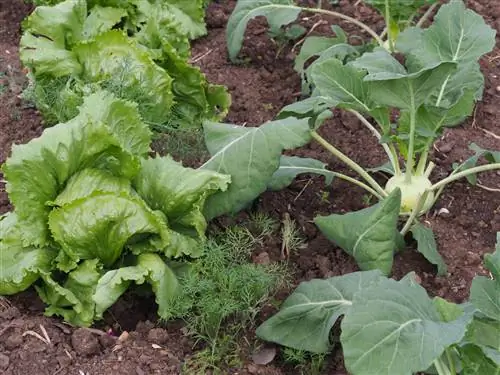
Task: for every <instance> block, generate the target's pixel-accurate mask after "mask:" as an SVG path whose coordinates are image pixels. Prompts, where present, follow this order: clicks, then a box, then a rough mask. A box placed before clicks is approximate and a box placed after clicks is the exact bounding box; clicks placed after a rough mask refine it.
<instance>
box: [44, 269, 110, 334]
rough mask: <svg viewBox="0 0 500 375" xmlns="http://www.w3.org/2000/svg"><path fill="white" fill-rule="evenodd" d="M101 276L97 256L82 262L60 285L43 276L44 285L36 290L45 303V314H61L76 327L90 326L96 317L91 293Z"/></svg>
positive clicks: (47, 276) (48, 276) (49, 277)
mask: <svg viewBox="0 0 500 375" xmlns="http://www.w3.org/2000/svg"><path fill="white" fill-rule="evenodd" d="M100 277H101V265H100V263H99V261H98V260H97V259H92V260H86V261H84V262H82V263H81V264H80V265H79V266H78V268H76V269H74V270H73V271H71V272H70V273H69V274H68V276H67V278H66V280H65V281H64V283H63V284H62V285H60V284H59V283H58V282H57V281H56V280H54V279H53V278H52V277H51V276H50V275H48V274H47V275H43V276H42V279H43V281H44V284H43V285H42V286H37V287H36V290H37V292H38V295H39V296H40V298H41V299H42V301H43V302H45V303H46V304H47V305H48V306H47V308H46V309H45V314H46V315H49V316H52V315H59V316H62V317H63V318H64V320H65V321H67V322H69V323H71V324H74V325H77V326H86V327H88V326H90V325H91V324H92V322H93V321H94V317H95V304H94V302H93V301H92V295H93V294H94V292H95V289H96V285H97V281H98V280H99V278H100Z"/></svg>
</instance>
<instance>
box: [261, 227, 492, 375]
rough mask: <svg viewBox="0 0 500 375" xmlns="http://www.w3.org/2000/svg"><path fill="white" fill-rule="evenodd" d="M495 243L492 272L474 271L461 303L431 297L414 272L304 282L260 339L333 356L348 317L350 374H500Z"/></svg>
mask: <svg viewBox="0 0 500 375" xmlns="http://www.w3.org/2000/svg"><path fill="white" fill-rule="evenodd" d="M497 242H498V243H497V250H496V252H494V253H493V254H487V255H486V256H485V257H484V259H485V262H484V263H485V267H486V268H487V269H488V270H489V271H490V275H491V277H485V276H476V277H475V278H474V280H473V281H472V286H471V291H470V300H469V301H468V302H466V303H463V304H461V305H457V304H454V303H451V302H448V301H446V300H444V299H442V298H439V297H434V298H430V297H429V296H428V295H427V293H426V290H425V289H424V288H423V287H422V286H420V285H419V284H418V283H416V281H415V278H414V275H413V274H412V273H410V274H408V275H407V276H405V277H404V278H403V279H402V280H400V281H395V280H392V279H388V278H386V277H384V276H382V275H381V274H380V272H379V271H364V272H355V273H351V274H349V275H344V276H336V277H332V278H329V279H325V280H319V279H315V280H311V281H307V282H303V283H301V284H300V285H299V287H298V288H297V289H296V290H295V292H293V293H292V295H290V297H288V298H287V299H286V300H285V302H283V304H282V306H281V309H280V311H279V312H278V313H277V314H276V315H274V316H273V317H271V318H270V319H269V320H267V321H266V322H264V324H262V325H261V326H260V327H259V328H258V329H257V332H256V333H257V336H259V337H260V338H262V339H264V340H266V341H272V342H275V343H278V344H280V345H283V346H286V347H290V348H294V349H298V350H304V351H308V352H312V353H327V352H330V351H331V350H332V347H333V345H332V340H331V334H332V332H331V331H332V328H333V326H334V324H335V323H336V322H337V321H338V320H339V319H340V317H341V316H343V319H342V323H341V331H342V333H341V334H340V343H341V345H342V350H343V353H344V363H345V366H346V368H347V370H348V371H349V374H352V375H379V374H390V375H411V374H415V373H421V372H423V373H426V374H438V375H457V374H463V375H472V374H475V375H493V374H500V305H499V303H498V301H499V297H500V233H499V234H497ZM337 334H338V333H337Z"/></svg>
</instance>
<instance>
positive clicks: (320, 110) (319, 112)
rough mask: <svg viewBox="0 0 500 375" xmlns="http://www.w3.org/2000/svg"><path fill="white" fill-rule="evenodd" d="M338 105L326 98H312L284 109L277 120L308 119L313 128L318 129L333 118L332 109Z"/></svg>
mask: <svg viewBox="0 0 500 375" xmlns="http://www.w3.org/2000/svg"><path fill="white" fill-rule="evenodd" d="M337 104H338V102H337V101H335V100H333V99H331V98H329V97H326V96H312V97H310V98H306V99H304V100H301V101H298V102H295V103H292V104H289V105H287V106H285V107H283V108H282V109H281V111H280V113H278V116H277V119H284V118H287V117H295V118H305V117H308V118H309V119H310V120H309V124H310V126H311V128H313V129H317V128H318V127H320V126H321V125H322V124H323V122H324V121H325V120H326V119H328V118H330V117H332V115H333V114H332V111H331V110H330V108H333V107H335V106H336V105H337Z"/></svg>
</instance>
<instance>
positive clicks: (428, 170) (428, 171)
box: [424, 161, 436, 178]
mask: <svg viewBox="0 0 500 375" xmlns="http://www.w3.org/2000/svg"><path fill="white" fill-rule="evenodd" d="M435 166H436V164H434V163H433V162H432V161H431V162H430V163H429V165H428V166H427V168H425V171H424V176H425V177H427V178H429V176H430V175H431V173H432V171H433V170H434V167H435Z"/></svg>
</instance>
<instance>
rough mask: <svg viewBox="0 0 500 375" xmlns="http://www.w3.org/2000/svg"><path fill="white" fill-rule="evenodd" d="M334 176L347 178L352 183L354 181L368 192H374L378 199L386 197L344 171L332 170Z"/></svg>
mask: <svg viewBox="0 0 500 375" xmlns="http://www.w3.org/2000/svg"><path fill="white" fill-rule="evenodd" d="M331 173H332V175H333V176H335V177H338V178H341V179H342V180H346V181H349V182H351V183H353V184H354V185H357V186H359V187H361V188H363V189H365V190H366V191H367V192H368V193H370V194H372V195H373V196H375V197H376V198H377V199H378V200H382V199H384V197H382V196H381V195H380V194H379V193H377V192H376V191H375V190H374V189H372V188H371V187H369V186H368V185H366V184H365V183H363V182H361V181H359V180H356V179H355V178H352V177H349V176H347V175H345V174H342V173H338V172H331Z"/></svg>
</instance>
